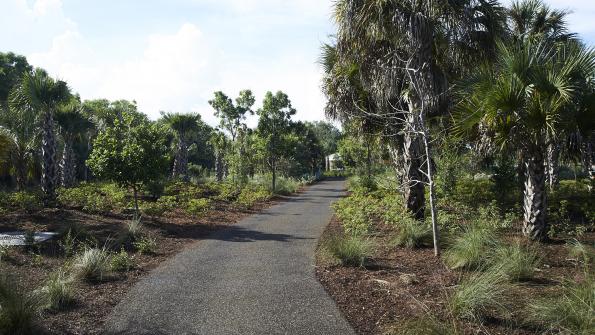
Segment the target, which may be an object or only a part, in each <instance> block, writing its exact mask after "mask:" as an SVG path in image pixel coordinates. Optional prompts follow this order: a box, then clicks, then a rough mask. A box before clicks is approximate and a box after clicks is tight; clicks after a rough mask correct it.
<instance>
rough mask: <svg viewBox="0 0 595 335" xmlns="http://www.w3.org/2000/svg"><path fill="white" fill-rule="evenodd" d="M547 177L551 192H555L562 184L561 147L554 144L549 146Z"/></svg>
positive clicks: (546, 163)
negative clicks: (560, 175) (559, 175)
mask: <svg viewBox="0 0 595 335" xmlns="http://www.w3.org/2000/svg"><path fill="white" fill-rule="evenodd" d="M545 165H546V177H547V184H548V186H549V188H550V190H554V188H556V186H558V184H559V183H560V180H559V178H558V174H559V172H560V145H559V143H556V142H552V143H550V144H548V146H547V159H546V162H545Z"/></svg>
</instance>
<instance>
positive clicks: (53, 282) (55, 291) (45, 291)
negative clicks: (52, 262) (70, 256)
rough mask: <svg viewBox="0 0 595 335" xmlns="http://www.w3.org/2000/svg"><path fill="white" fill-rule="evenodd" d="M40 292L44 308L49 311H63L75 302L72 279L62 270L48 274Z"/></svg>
mask: <svg viewBox="0 0 595 335" xmlns="http://www.w3.org/2000/svg"><path fill="white" fill-rule="evenodd" d="M40 292H41V294H42V296H43V300H44V307H45V308H46V309H49V310H61V309H64V308H65V307H68V306H70V305H71V304H72V303H73V302H74V300H75V298H74V287H73V279H72V278H71V277H69V276H68V275H67V273H66V272H65V271H64V270H62V269H60V270H58V271H56V272H54V273H52V274H50V276H49V278H48V279H47V280H46V282H45V285H44V286H43V287H42V288H41V290H40Z"/></svg>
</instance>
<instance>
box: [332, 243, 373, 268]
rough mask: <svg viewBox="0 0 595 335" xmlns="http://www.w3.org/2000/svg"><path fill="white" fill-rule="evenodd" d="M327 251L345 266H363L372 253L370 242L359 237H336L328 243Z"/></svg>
mask: <svg viewBox="0 0 595 335" xmlns="http://www.w3.org/2000/svg"><path fill="white" fill-rule="evenodd" d="M326 249H327V250H328V251H329V252H330V254H331V255H333V256H334V257H335V258H337V259H338V260H339V261H340V262H341V264H342V265H343V266H356V267H357V266H363V265H364V264H365V262H366V260H367V259H368V258H369V257H370V255H371V252H372V244H371V243H370V241H368V240H366V239H363V238H361V237H357V236H335V237H333V238H331V239H330V240H328V241H327V243H326Z"/></svg>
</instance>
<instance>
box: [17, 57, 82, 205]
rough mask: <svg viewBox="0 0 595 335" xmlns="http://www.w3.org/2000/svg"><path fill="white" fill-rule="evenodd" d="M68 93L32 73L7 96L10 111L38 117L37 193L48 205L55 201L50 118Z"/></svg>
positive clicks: (38, 71)
mask: <svg viewBox="0 0 595 335" xmlns="http://www.w3.org/2000/svg"><path fill="white" fill-rule="evenodd" d="M70 97H71V94H70V89H69V88H68V86H67V85H66V83H65V82H63V81H59V80H54V79H52V78H51V77H50V76H48V74H47V73H46V72H45V71H43V70H41V69H36V70H35V71H34V72H33V73H31V74H29V73H27V74H25V76H24V77H23V80H22V81H21V83H20V85H19V86H17V87H16V88H15V89H14V90H13V91H12V92H11V96H10V100H11V101H10V103H11V108H17V109H18V108H20V109H26V108H33V109H35V110H36V111H38V112H39V113H40V116H41V130H42V145H41V155H42V175H41V189H42V191H43V193H44V202H45V203H46V204H49V203H52V202H53V201H54V200H55V197H56V193H55V191H56V170H57V169H56V135H55V132H54V128H55V127H54V114H55V113H56V111H57V109H58V106H59V105H60V104H62V103H64V102H66V101H68V99H70Z"/></svg>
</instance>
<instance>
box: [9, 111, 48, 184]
mask: <svg viewBox="0 0 595 335" xmlns="http://www.w3.org/2000/svg"><path fill="white" fill-rule="evenodd" d="M37 118H38V115H37V113H36V111H35V110H33V109H32V108H14V107H9V108H6V109H4V111H3V113H2V114H1V115H0V124H1V125H2V126H0V128H2V133H3V137H4V141H5V143H6V146H7V147H6V148H7V149H8V152H7V157H8V158H9V159H10V162H11V165H12V167H13V168H14V172H15V179H16V185H17V189H18V190H22V189H24V188H25V184H26V181H27V172H28V167H29V166H30V165H31V164H32V162H33V160H34V159H33V158H34V156H35V155H36V151H37V144H38V143H39V141H38V140H39V138H38V136H37V135H38V129H39V127H38V125H39V123H38V121H37Z"/></svg>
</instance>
